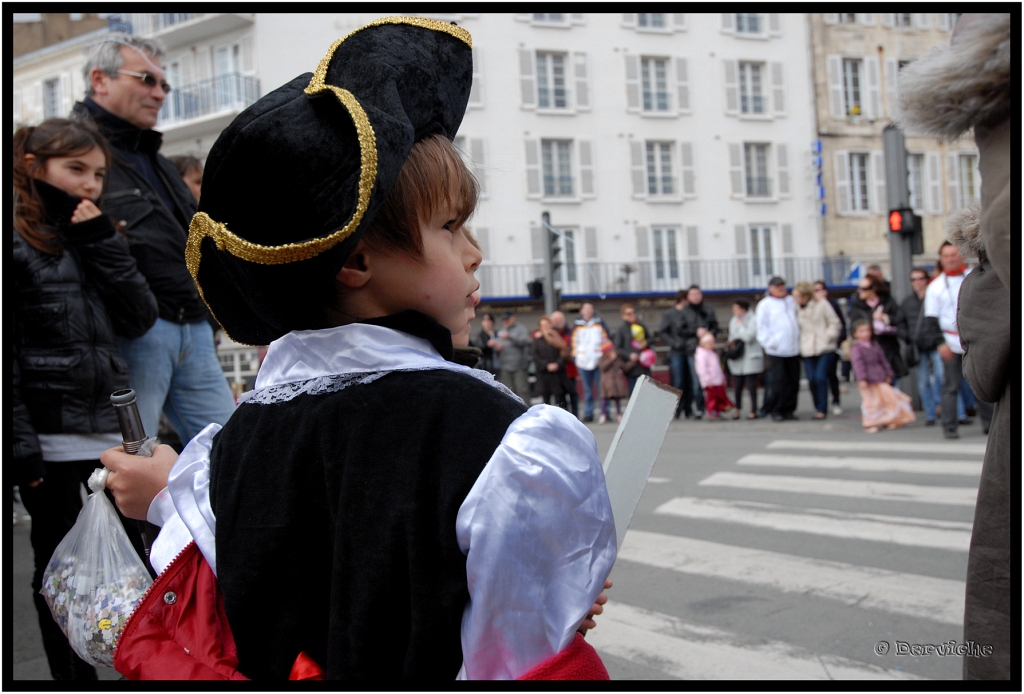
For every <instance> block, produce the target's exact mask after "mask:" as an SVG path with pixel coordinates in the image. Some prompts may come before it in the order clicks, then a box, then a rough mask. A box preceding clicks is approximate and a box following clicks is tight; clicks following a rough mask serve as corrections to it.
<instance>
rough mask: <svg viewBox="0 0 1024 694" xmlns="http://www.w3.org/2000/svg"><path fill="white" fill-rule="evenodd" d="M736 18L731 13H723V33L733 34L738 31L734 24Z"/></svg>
mask: <svg viewBox="0 0 1024 694" xmlns="http://www.w3.org/2000/svg"><path fill="white" fill-rule="evenodd" d="M733 20H734V17H733V15H732V13H731V12H723V13H722V31H724V32H727V33H730V34H731V33H732V32H734V31H736V29H735V25H734V24H733Z"/></svg>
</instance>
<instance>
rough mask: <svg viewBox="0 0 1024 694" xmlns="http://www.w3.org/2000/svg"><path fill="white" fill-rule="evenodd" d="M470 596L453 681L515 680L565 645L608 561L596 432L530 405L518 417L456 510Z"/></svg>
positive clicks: (609, 528) (609, 527)
mask: <svg viewBox="0 0 1024 694" xmlns="http://www.w3.org/2000/svg"><path fill="white" fill-rule="evenodd" d="M456 534H457V537H458V541H459V547H460V548H461V549H462V551H463V552H464V553H465V554H466V575H467V579H468V586H469V596H470V601H469V604H468V605H467V606H466V609H465V612H464V613H463V616H462V655H463V666H462V670H461V671H460V673H459V679H473V680H477V679H515V678H516V677H519V676H520V675H523V674H525V673H526V672H528V671H529V670H530V669H531V668H533V667H534V666H535V665H537V664H539V663H540V662H542V661H544V660H546V659H547V658H550V657H551V656H553V655H555V654H557V653H559V652H560V651H561V650H563V649H564V648H566V647H567V646H568V645H569V644H570V643H571V642H572V639H573V636H574V634H575V632H576V629H577V628H578V627H579V625H580V622H582V621H583V619H584V618H585V617H586V616H587V611H588V609H589V608H590V606H591V605H593V604H594V601H595V600H596V599H597V597H598V595H599V594H600V593H601V590H602V588H603V587H604V580H605V578H607V576H608V574H609V572H610V571H611V568H612V564H614V563H615V554H616V550H615V523H614V520H613V518H612V509H611V503H610V501H609V500H608V490H607V487H606V486H605V479H604V471H603V470H602V467H601V460H600V458H599V457H598V453H597V444H596V442H595V441H594V435H593V434H592V433H591V432H590V430H589V429H587V428H586V427H585V426H584V425H583V424H581V423H580V422H579V420H577V419H576V418H575V417H573V416H572V415H571V414H570V413H568V412H566V411H565V410H563V409H560V408H557V407H551V406H548V405H536V406H534V407H532V408H530V409H529V410H528V411H527V412H526V413H525V414H523V415H522V416H521V417H519V418H518V419H516V420H515V421H514V422H513V423H512V425H511V426H510V427H509V428H508V431H507V432H506V433H505V436H504V438H503V439H502V441H501V444H500V445H499V446H498V448H497V449H495V451H494V454H493V455H492V456H491V459H490V461H488V463H487V466H486V467H485V468H484V470H483V472H482V473H481V474H480V477H479V478H478V479H477V480H476V483H475V484H474V485H473V488H472V489H471V490H470V492H469V495H468V496H467V497H466V500H465V501H464V502H463V504H462V506H461V507H460V508H459V513H458V517H457V521H456Z"/></svg>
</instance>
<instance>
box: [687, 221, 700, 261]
mask: <svg viewBox="0 0 1024 694" xmlns="http://www.w3.org/2000/svg"><path fill="white" fill-rule="evenodd" d="M698 237H699V235H698V233H697V227H695V226H690V227H686V255H687V256H688V257H690V258H696V257H697V256H699V255H700V246H699V245H698V242H699V238H698Z"/></svg>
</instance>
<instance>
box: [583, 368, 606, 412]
mask: <svg viewBox="0 0 1024 694" xmlns="http://www.w3.org/2000/svg"><path fill="white" fill-rule="evenodd" d="M579 372H580V380H581V381H583V417H584V418H593V416H594V389H595V388H596V389H597V393H598V395H600V394H601V369H590V370H589V371H588V370H587V369H579Z"/></svg>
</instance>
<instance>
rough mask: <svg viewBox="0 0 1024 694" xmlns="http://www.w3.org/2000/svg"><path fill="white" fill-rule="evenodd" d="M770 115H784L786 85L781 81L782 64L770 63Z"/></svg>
mask: <svg viewBox="0 0 1024 694" xmlns="http://www.w3.org/2000/svg"><path fill="white" fill-rule="evenodd" d="M771 65H772V113H773V114H775V115H776V116H785V115H786V85H785V83H784V81H783V72H782V63H772V64H771Z"/></svg>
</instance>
